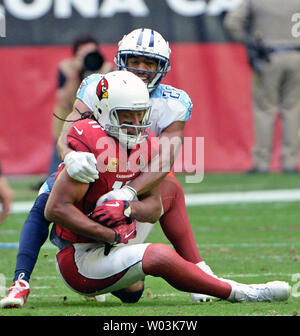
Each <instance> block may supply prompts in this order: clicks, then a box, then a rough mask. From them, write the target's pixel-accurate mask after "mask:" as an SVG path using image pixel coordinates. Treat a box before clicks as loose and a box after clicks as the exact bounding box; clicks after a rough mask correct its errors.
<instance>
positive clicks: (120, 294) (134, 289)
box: [111, 280, 144, 303]
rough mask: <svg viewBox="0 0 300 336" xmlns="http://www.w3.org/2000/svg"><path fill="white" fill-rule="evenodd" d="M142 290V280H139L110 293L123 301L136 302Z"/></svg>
mask: <svg viewBox="0 0 300 336" xmlns="http://www.w3.org/2000/svg"><path fill="white" fill-rule="evenodd" d="M143 292H144V280H141V281H138V282H137V283H135V284H133V285H131V286H129V287H127V288H124V289H120V290H117V291H114V292H112V293H111V294H112V295H114V296H116V297H117V298H118V299H120V300H121V301H122V302H124V303H136V302H138V301H139V299H140V298H141V296H142V294H143Z"/></svg>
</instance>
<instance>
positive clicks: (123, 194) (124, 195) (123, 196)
mask: <svg viewBox="0 0 300 336" xmlns="http://www.w3.org/2000/svg"><path fill="white" fill-rule="evenodd" d="M112 200H120V201H129V202H130V201H135V200H137V192H136V190H135V189H134V188H132V187H130V186H127V185H126V186H124V187H123V188H121V189H114V190H112V191H110V192H108V193H106V194H104V195H103V196H101V197H100V198H99V199H98V201H97V203H96V206H98V205H100V204H102V203H104V202H107V201H112Z"/></svg>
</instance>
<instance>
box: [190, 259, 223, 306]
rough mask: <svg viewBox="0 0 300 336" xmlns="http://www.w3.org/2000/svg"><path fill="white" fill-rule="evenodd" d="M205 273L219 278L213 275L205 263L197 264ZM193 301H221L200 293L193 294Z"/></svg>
mask: <svg viewBox="0 0 300 336" xmlns="http://www.w3.org/2000/svg"><path fill="white" fill-rule="evenodd" d="M196 265H197V266H198V267H199V268H200V269H201V270H202V271H203V272H205V273H207V274H209V275H211V276H213V277H215V278H217V276H216V275H215V274H214V273H213V271H212V270H211V268H210V267H209V266H208V265H207V264H206V263H205V261H200V262H199V263H198V264H196ZM190 295H191V299H192V301H193V302H197V303H198V302H212V301H213V300H219V299H218V298H216V297H214V296H210V295H206V294H199V293H191V294H190Z"/></svg>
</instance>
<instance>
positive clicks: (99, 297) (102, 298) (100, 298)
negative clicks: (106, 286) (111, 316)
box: [95, 294, 106, 302]
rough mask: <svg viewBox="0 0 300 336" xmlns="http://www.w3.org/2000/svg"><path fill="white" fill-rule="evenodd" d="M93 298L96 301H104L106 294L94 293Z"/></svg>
mask: <svg viewBox="0 0 300 336" xmlns="http://www.w3.org/2000/svg"><path fill="white" fill-rule="evenodd" d="M95 299H96V301H97V302H105V301H106V295H105V294H99V295H96V296H95Z"/></svg>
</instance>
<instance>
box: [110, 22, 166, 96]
mask: <svg viewBox="0 0 300 336" xmlns="http://www.w3.org/2000/svg"><path fill="white" fill-rule="evenodd" d="M170 53H171V50H170V48H169V43H168V42H166V41H165V40H164V38H163V37H162V36H161V35H160V34H159V33H157V32H156V31H154V30H152V29H147V28H141V29H136V30H134V31H133V32H131V33H129V34H128V35H125V36H124V37H123V39H122V40H121V41H120V42H119V49H118V52H117V55H116V57H115V63H116V65H117V66H118V69H119V70H128V71H133V72H136V73H139V72H146V73H147V72H149V71H148V70H144V71H142V70H141V69H135V68H133V67H129V66H128V58H129V57H140V56H142V57H146V58H151V59H154V60H155V61H156V62H157V69H156V71H151V74H152V75H153V78H152V79H151V81H150V82H149V83H147V87H148V90H149V92H152V91H153V90H154V89H155V88H156V87H157V86H158V85H159V83H160V81H161V79H162V78H163V77H164V76H165V75H166V74H167V73H168V71H169V70H170V68H171V67H170V61H169V57H170Z"/></svg>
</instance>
